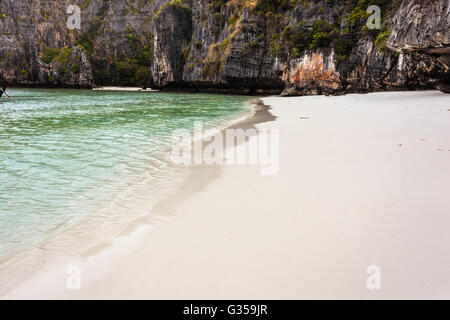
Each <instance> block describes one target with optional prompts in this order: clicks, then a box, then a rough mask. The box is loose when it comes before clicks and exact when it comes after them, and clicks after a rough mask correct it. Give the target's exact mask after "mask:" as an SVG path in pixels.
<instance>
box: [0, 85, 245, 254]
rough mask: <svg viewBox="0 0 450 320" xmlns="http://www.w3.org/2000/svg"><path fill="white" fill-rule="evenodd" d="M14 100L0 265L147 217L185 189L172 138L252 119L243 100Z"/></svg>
mask: <svg viewBox="0 0 450 320" xmlns="http://www.w3.org/2000/svg"><path fill="white" fill-rule="evenodd" d="M8 93H9V95H11V96H12V98H11V99H8V100H7V99H5V98H2V99H1V100H0V261H1V260H4V259H6V258H7V257H9V256H11V255H12V254H14V253H15V252H19V251H20V250H24V249H26V248H28V247H30V246H34V245H37V244H39V243H42V242H43V241H45V240H46V239H48V238H49V237H52V236H54V235H56V234H60V233H61V231H63V230H65V229H70V228H71V226H73V225H75V224H77V223H79V222H80V221H81V222H82V221H83V219H89V217H90V216H93V215H95V217H96V218H95V219H94V220H93V221H94V222H93V225H94V227H93V228H91V229H89V228H87V230H88V229H89V230H91V231H90V232H92V230H93V229H95V228H97V230H98V231H99V232H100V231H101V230H102V229H103V228H108V224H109V223H110V221H111V220H112V219H116V218H121V219H122V218H123V221H126V220H127V219H126V218H130V219H131V218H132V217H135V216H139V215H140V214H144V213H145V212H148V209H149V206H150V205H151V202H150V201H148V200H149V199H156V195H157V194H158V192H161V191H163V190H167V189H169V188H170V187H171V186H172V185H173V184H174V183H175V182H176V181H178V180H177V179H178V178H177V177H178V176H176V175H175V173H176V170H175V169H174V168H173V167H171V166H170V163H169V159H170V153H169V150H170V146H171V133H172V132H173V131H174V130H176V129H180V128H183V129H189V130H193V123H194V121H203V123H204V125H205V126H210V127H213V126H217V125H221V124H224V123H225V122H226V121H227V120H231V119H233V118H236V117H238V116H241V115H243V114H245V113H246V112H248V104H247V103H246V101H248V97H243V96H226V95H212V94H179V93H138V92H98V91H97V92H94V91H89V90H40V89H11V90H9V91H8ZM123 216H126V217H125V218H124V217H123ZM91 220H92V219H91Z"/></svg>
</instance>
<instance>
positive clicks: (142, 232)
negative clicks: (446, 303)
mask: <svg viewBox="0 0 450 320" xmlns="http://www.w3.org/2000/svg"><path fill="white" fill-rule="evenodd" d="M262 101H263V102H264V103H265V104H266V105H269V106H271V107H270V108H271V109H270V114H271V115H269V119H268V118H267V114H265V112H269V109H268V108H265V107H263V108H262V109H261V110H260V112H259V113H258V112H256V113H255V115H254V116H253V117H252V118H250V119H247V120H246V121H243V122H239V123H238V124H235V125H234V126H235V127H236V128H243V129H244V128H252V127H256V128H258V129H266V128H277V129H280V134H281V136H280V162H281V163H280V172H279V174H278V175H276V176H272V177H263V176H261V175H260V174H259V172H258V168H257V166H247V165H244V166H227V165H199V166H193V167H192V171H191V174H190V175H189V177H188V179H187V180H186V181H185V183H184V184H183V186H182V188H181V189H180V190H179V191H178V192H177V193H176V194H175V195H174V196H172V197H170V198H168V199H166V200H163V201H161V202H159V203H158V204H157V205H156V206H155V207H154V208H153V210H152V212H153V214H156V215H157V216H158V217H159V218H160V219H159V220H158V221H152V222H151V223H149V224H146V223H145V221H140V222H144V223H137V224H136V225H135V226H132V227H131V228H130V229H129V230H127V232H125V233H124V234H123V235H122V237H121V238H120V239H118V240H117V242H116V243H115V244H114V245H113V246H111V247H108V248H103V249H102V250H100V252H96V253H95V254H94V255H91V256H89V257H85V258H84V260H83V259H82V260H83V261H81V263H80V266H81V270H82V274H83V280H82V287H81V290H79V291H68V290H67V288H65V287H64V285H65V280H66V278H67V274H66V273H65V270H64V269H60V270H54V272H52V273H51V274H48V275H47V277H45V276H44V277H41V278H39V279H33V281H31V282H29V283H28V284H24V285H23V286H22V287H21V288H17V290H13V292H11V293H10V295H9V296H8V295H7V296H6V298H17V297H22V298H23V297H25V298H32V297H33V296H34V297H41V298H67V299H69V298H70V299H92V298H94V299H99V298H104V299H117V298H127V299H133V298H134V299H316V298H322V299H398V298H401V299H405V298H407V299H417V298H425V299H428V298H437V299H442V298H448V297H450V282H449V281H447V279H448V277H446V274H447V266H448V265H449V264H448V263H449V261H448V258H447V255H446V253H448V252H449V246H450V245H449V244H450V241H448V235H447V231H446V226H448V224H449V222H450V220H449V219H450V218H449V217H448V201H447V197H446V194H445V191H446V190H448V189H449V188H450V185H449V183H450V182H449V181H450V170H449V169H448V166H447V165H446V164H448V163H449V160H450V140H449V138H448V137H450V127H449V126H448V123H449V121H450V112H448V97H446V96H444V95H443V94H440V93H438V92H436V91H433V92H428V91H424V92H412V93H411V92H397V93H376V94H371V95H359V94H353V95H347V96H341V97H323V96H322V97H295V98H280V97H266V98H263V99H262ZM431 102H432V103H431ZM264 110H265V111H264ZM258 117H260V119H259V120H258ZM262 120H267V121H262ZM147 222H148V221H147ZM430 261H431V262H432V264H430V263H429V262H430ZM370 265H379V266H380V267H381V268H382V274H383V286H382V290H380V291H377V290H375V291H370V290H368V289H367V288H366V279H367V273H366V269H367V267H368V266H370ZM30 288H35V289H34V291H31V292H30ZM39 288H41V289H42V288H46V289H45V290H41V291H39ZM124 288H126V289H125V290H124ZM42 291H44V292H42ZM124 292H126V294H125V293H124ZM2 298H3V297H2Z"/></svg>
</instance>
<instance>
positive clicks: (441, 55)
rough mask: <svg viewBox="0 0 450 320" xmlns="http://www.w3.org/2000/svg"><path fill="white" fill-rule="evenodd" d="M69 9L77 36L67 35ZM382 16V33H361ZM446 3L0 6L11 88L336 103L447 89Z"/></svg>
mask: <svg viewBox="0 0 450 320" xmlns="http://www.w3.org/2000/svg"><path fill="white" fill-rule="evenodd" d="M69 4H76V5H78V6H79V7H80V8H81V19H82V21H81V30H73V31H71V30H69V29H68V28H67V26H66V21H67V14H66V9H67V6H68V5H69ZM370 5H377V6H379V7H380V8H381V29H379V30H370V29H368V28H367V27H366V21H367V18H368V17H369V14H367V13H366V9H367V7H369V6H370ZM449 8H450V0H433V1H428V0H392V1H389V0H197V1H194V0H171V1H167V0H92V1H87V0H78V1H63V0H53V1H49V0H47V1H43V0H42V1H28V0H3V1H1V2H0V77H1V78H3V79H7V80H8V81H10V82H13V83H17V84H36V85H48V84H51V85H56V86H72V87H74V86H75V87H77V86H78V87H89V86H92V85H133V86H153V87H156V88H161V89H183V90H198V91H220V92H240V93H262V92H264V93H281V92H283V94H285V95H301V94H323V93H324V94H339V93H346V92H365V91H374V90H394V89H419V88H422V89H428V88H439V89H441V90H443V91H448V88H449V66H450V58H449V57H450V50H449V48H450V47H449V30H450V28H449V24H450V15H449V10H450V9H449Z"/></svg>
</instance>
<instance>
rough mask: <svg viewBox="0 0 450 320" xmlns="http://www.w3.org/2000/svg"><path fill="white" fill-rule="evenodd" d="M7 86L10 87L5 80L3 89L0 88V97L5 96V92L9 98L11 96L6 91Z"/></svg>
mask: <svg viewBox="0 0 450 320" xmlns="http://www.w3.org/2000/svg"><path fill="white" fill-rule="evenodd" d="M7 87H8V83H7V82H5V84H4V85H3V89H2V90H0V98H1V97H3V94H5V96H7V97H8V98H9V97H10V96H8V94H7V93H6V88H7Z"/></svg>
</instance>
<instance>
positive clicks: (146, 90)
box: [92, 87, 159, 92]
mask: <svg viewBox="0 0 450 320" xmlns="http://www.w3.org/2000/svg"><path fill="white" fill-rule="evenodd" d="M92 90H93V91H128V92H157V91H159V90H153V89H151V88H145V89H144V88H141V87H97V88H93V89H92Z"/></svg>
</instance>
